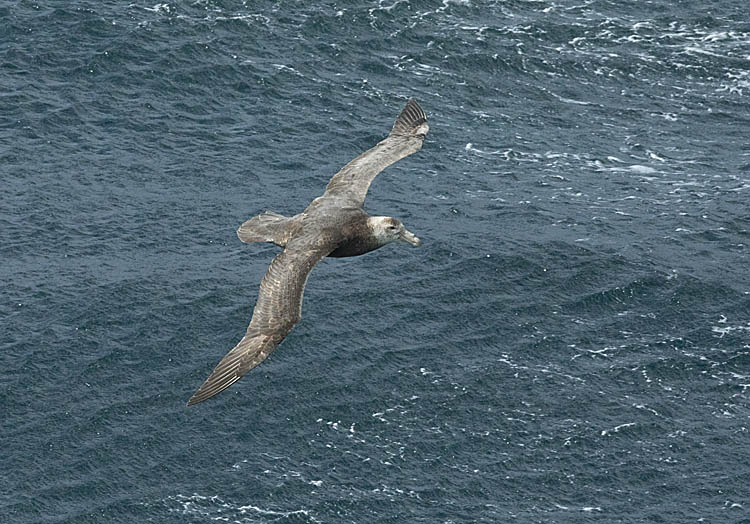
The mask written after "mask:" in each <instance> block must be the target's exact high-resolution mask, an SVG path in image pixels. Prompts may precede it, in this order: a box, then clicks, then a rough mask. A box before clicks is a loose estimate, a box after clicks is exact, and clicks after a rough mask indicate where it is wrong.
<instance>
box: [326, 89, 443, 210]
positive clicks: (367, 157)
mask: <svg viewBox="0 0 750 524" xmlns="http://www.w3.org/2000/svg"><path fill="white" fill-rule="evenodd" d="M429 129H430V127H429V126H428V125H427V116H426V115H425V114H424V111H422V108H421V107H419V104H418V103H417V101H416V100H414V99H413V98H412V99H410V100H409V101H408V102H407V103H406V107H404V109H403V110H402V111H401V114H399V115H398V118H397V119H396V122H395V123H394V124H393V130H392V131H391V134H390V135H388V138H386V139H385V140H383V141H382V142H380V143H378V145H376V146H375V147H373V148H372V149H370V150H368V151H365V152H364V153H362V154H361V155H359V156H358V157H357V158H355V159H354V160H352V161H351V162H349V163H348V164H346V165H345V166H344V167H343V168H342V169H341V171H339V172H338V173H336V174H335V175H333V178H331V181H330V182H328V186H326V192H325V195H324V196H327V195H337V196H338V195H341V196H345V197H348V198H350V199H352V200H354V201H355V202H357V203H358V204H359V205H362V204H363V203H364V201H365V197H366V196H367V190H368V189H369V188H370V184H371V183H372V181H373V180H374V179H375V177H376V176H377V175H378V173H380V172H381V171H382V170H383V169H385V168H386V167H388V166H390V165H391V164H393V163H394V162H397V161H399V160H401V159H402V158H405V157H407V156H409V155H411V154H412V153H416V152H417V151H419V150H420V149H421V148H422V143H424V138H425V136H426V135H427V131H429Z"/></svg>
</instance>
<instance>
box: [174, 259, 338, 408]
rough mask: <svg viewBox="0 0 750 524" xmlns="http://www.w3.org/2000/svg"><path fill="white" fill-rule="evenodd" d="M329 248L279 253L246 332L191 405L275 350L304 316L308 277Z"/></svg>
mask: <svg viewBox="0 0 750 524" xmlns="http://www.w3.org/2000/svg"><path fill="white" fill-rule="evenodd" d="M328 251H330V249H328V250H325V249H324V250H289V249H286V250H284V251H282V252H281V253H279V255H278V256H277V257H276V258H275V259H274V260H273V262H271V266H270V267H269V268H268V272H267V273H266V276H265V277H263V281H262V282H261V284H260V292H259V294H258V302H257V303H256V304H255V310H254V311H253V318H252V320H251V321H250V326H249V327H248V328H247V333H245V336H244V337H242V340H240V342H239V344H237V345H236V346H235V347H234V348H233V349H232V350H231V351H230V352H229V353H227V355H226V356H225V357H224V358H223V359H221V362H219V364H218V365H217V366H216V369H214V370H213V372H212V373H211V375H210V376H209V377H208V378H207V379H206V381H205V382H204V383H203V385H202V386H201V387H200V389H198V391H196V392H195V394H194V395H193V396H192V397H190V400H189V401H188V406H192V405H193V404H197V403H198V402H203V401H204V400H206V399H207V398H210V397H213V396H214V395H216V394H217V393H220V392H222V391H224V390H225V389H227V388H228V387H229V386H231V385H232V384H234V383H235V382H237V381H238V380H239V379H240V378H242V376H243V375H244V374H245V373H247V372H248V371H250V370H251V369H253V368H254V367H255V366H257V365H258V364H260V363H261V362H263V361H264V360H265V359H266V357H268V355H270V354H271V352H272V351H273V350H274V349H276V346H278V345H279V344H280V343H281V341H282V340H284V337H286V336H287V335H288V334H289V332H290V331H291V330H292V328H293V327H294V326H295V324H297V322H299V320H300V318H302V294H303V293H304V291H305V284H306V283H307V277H308V276H309V275H310V271H312V268H313V267H315V264H317V263H318V262H319V261H320V259H321V258H323V257H324V256H326V255H327V254H328Z"/></svg>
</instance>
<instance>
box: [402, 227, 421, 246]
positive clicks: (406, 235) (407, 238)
mask: <svg viewBox="0 0 750 524" xmlns="http://www.w3.org/2000/svg"><path fill="white" fill-rule="evenodd" d="M401 240H403V241H404V242H408V243H410V244H411V245H412V246H421V245H422V241H421V240H419V237H417V235H415V234H414V233H412V232H411V231H407V230H406V229H404V231H403V232H402V233H401Z"/></svg>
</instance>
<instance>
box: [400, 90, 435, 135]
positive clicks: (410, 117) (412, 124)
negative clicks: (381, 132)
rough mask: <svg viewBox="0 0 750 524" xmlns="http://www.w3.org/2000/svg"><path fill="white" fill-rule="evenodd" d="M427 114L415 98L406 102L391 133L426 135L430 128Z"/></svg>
mask: <svg viewBox="0 0 750 524" xmlns="http://www.w3.org/2000/svg"><path fill="white" fill-rule="evenodd" d="M429 129H430V128H429V126H428V125H427V115H426V114H425V112H424V110H423V109H422V108H421V107H420V105H419V103H417V101H416V100H415V99H413V98H410V99H409V101H408V102H406V106H404V109H402V110H401V113H400V114H399V115H398V118H396V122H394V124H393V130H392V131H391V135H398V136H419V135H421V136H424V135H426V134H427V131H428V130H429Z"/></svg>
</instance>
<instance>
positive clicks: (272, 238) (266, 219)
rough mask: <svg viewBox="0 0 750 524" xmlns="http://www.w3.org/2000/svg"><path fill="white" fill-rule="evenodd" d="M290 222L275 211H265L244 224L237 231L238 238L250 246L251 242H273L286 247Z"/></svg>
mask: <svg viewBox="0 0 750 524" xmlns="http://www.w3.org/2000/svg"><path fill="white" fill-rule="evenodd" d="M290 220H291V219H290V218H289V217H285V216H284V215H279V214H278V213H274V212H273V211H265V212H264V213H263V214H261V215H258V216H257V217H253V218H251V219H250V220H248V221H246V222H245V223H244V224H242V225H241V226H240V227H239V229H238V230H237V236H238V237H240V240H242V241H243V242H246V243H248V244H249V243H250V242H273V243H274V244H276V245H277V246H280V247H285V246H286V243H287V240H288V236H289V228H288V226H289V221H290Z"/></svg>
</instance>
